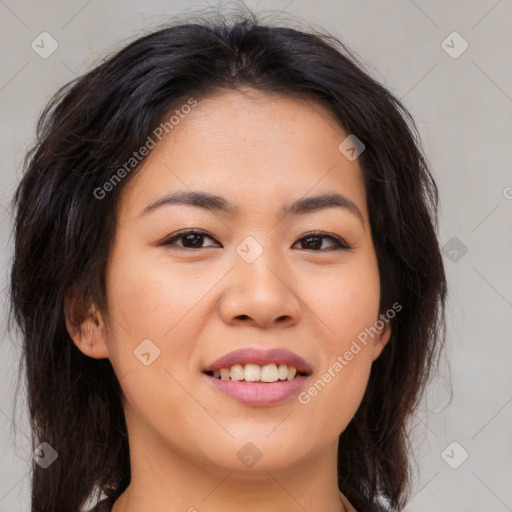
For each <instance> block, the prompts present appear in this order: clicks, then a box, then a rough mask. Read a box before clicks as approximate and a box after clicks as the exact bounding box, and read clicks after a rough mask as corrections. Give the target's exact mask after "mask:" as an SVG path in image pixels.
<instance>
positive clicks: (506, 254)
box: [0, 0, 512, 512]
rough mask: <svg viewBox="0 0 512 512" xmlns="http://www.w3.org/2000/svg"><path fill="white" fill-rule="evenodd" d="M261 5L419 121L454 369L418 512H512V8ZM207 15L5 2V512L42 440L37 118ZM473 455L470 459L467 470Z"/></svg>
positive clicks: (443, 386)
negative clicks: (334, 44)
mask: <svg viewBox="0 0 512 512" xmlns="http://www.w3.org/2000/svg"><path fill="white" fill-rule="evenodd" d="M246 5H247V6H249V7H250V8H251V9H253V10H255V11H256V12H258V11H259V10H260V9H265V10H266V11H267V12H268V10H269V9H272V11H273V12H274V13H275V14H276V15H277V14H278V13H279V11H283V12H282V13H281V14H280V15H279V18H280V19H281V20H286V18H290V19H293V18H294V17H299V18H302V19H305V20H307V22H309V23H311V24H312V25H313V26H318V27H324V28H325V29H327V30H328V31H330V32H331V33H333V34H334V35H337V36H338V37H340V38H341V39H342V40H343V41H344V42H346V43H347V44H348V45H349V46H350V47H351V48H353V49H354V50H355V51H356V52H357V53H358V54H359V55H360V57H361V58H362V59H363V60H364V61H365V62H366V63H367V66H368V69H369V70H370V72H371V73H373V74H374V76H375V77H376V78H377V79H379V80H380V81H382V82H383V83H384V84H385V85H386V86H387V87H389V88H390V89H391V90H392V91H393V92H394V93H395V94H396V95H397V96H398V97H399V98H401V99H402V100H403V101H404V103H405V105H406V106H407V107H408V108H409V109H410V111H411V112H412V114H413V116H414V117H415V119H416V121H417V123H418V127H419V129H420V132H421V134H422V138H423V142H424V146H425V149H426V152H427V154H428V157H429V159H430V162H431V164H432V168H433V170H434V174H435V176H436V179H437V183H438V185H439V189H440V194H441V207H442V210H441V225H440V239H441V242H442V244H443V245H444V246H446V244H448V245H447V246H446V252H445V262H446V270H447V273H448V278H449V286H450V294H451V295H450V302H449V316H448V350H447V360H448V362H449V363H448V364H449V369H450V372H449V371H448V366H447V365H443V367H442V369H441V372H440V376H439V378H438V379H437V380H436V381H435V382H434V383H433V384H432V385H431V387H430V388H429V394H428V397H427V399H426V400H425V401H424V403H423V405H422V407H421V410H420V411H419V412H418V413H417V415H416V417H415V418H414V421H413V422H412V426H413V427H414V429H413V436H412V440H413V446H414V447H415V458H416V461H417V464H418V470H417V471H416V474H415V480H414V498H413V499H412V501H411V502H410V503H409V505H408V506H407V509H406V510H407V512H418V511H422V512H427V511H428V512H435V511H450V512H458V511H460V512H462V511H464V512H470V511H479V512H480V511H482V510H485V511H486V512H502V511H507V510H512V485H511V482H512V462H511V461H512V437H511V436H510V432H511V425H512V403H511V402H512V372H511V368H512V357H511V356H512V344H511V331H512V273H511V272H510V263H511V261H512V223H511V222H510V221H511V219H512V216H511V214H512V188H510V187H512V173H511V172H510V162H511V152H512V150H511V148H512V143H511V142H510V137H511V135H512V116H511V113H512V76H511V61H510V49H511V48H512V31H510V26H511V23H512V2H511V1H510V0H500V1H497V0H482V1H453V0H452V1H442V0H435V1H422V0H414V1H412V0H386V1H381V2H379V1H377V0H373V1H356V0H352V1H351V0H343V1H334V0H316V1H314V2H308V1H306V0H291V1H290V0H279V1H275V2H270V0H266V1H248V2H246ZM201 6H207V4H206V3H205V2H184V1H173V2H169V1H163V0H161V1H158V0H146V1H144V2H136V1H121V0H110V1H107V2H101V1H100V0H89V1H86V0H72V1H68V2H58V1H56V0H51V1H46V2H44V3H43V2H36V1H18V2H16V1H14V0H0V34H1V38H2V46H1V49H0V52H1V59H2V63H1V69H2V72H1V77H0V108H1V114H2V124H1V128H0V130H1V131H0V155H1V160H0V161H1V164H2V165H1V170H0V217H1V224H0V247H1V250H0V259H1V268H2V273H1V280H2V300H3V302H2V303H3V308H2V341H3V342H2V343H1V344H0V350H1V357H0V366H1V377H0V378H1V382H0V386H1V392H0V451H1V458H0V460H1V462H0V512H3V511H27V510H29V484H30V480H29V474H28V460H29V458H30V447H29V446H30V445H29V444H28V436H29V433H30V432H29V427H28V423H27V418H26V415H25V414H24V411H23V408H24V403H25V402H24V398H23V395H22V394H21V397H20V401H19V409H18V410H17V414H16V417H14V415H13V395H14V390H15V385H16V380H15V377H16V371H17V367H18V359H19V352H20V349H19V342H18V341H17V340H15V339H14V340H13V339H11V338H10V337H9V336H8V334H7V332H6V307H7V306H6V304H7V303H6V300H7V293H6V292H7V288H6V287H7V282H8V281H7V279H8V272H9V268H8V267H9V261H10V258H11V256H12V240H11V238H10V230H11V222H12V219H11V216H10V214H9V206H8V204H9V201H10V197H11V195H12V192H13V190H14V187H15V185H16V183H17V181H18V179H19V177H20V173H21V164H22V159H23V156H24V154H25V152H26V150H27V148H28V146H29V144H30V143H31V141H32V140H33V138H34V134H35V124H36V121H37V118H38V116H39V114H40V112H41V109H42V108H43V106H44V105H45V104H46V102H47V101H48V99H49V98H50V96H51V95H52V94H53V93H54V92H55V91H56V90H57V88H58V87H60V86H61V85H63V84H64V83H66V82H67V81H69V80H71V79H72V78H74V77H75V75H76V74H80V73H83V72H85V71H86V70H88V69H89V68H90V67H91V66H92V65H94V64H95V63H97V62H98V61H99V59H101V58H102V57H103V56H105V55H107V54H108V53H110V52H111V51H113V50H115V49H119V48H120V47H121V46H123V45H124V43H126V42H127V41H129V40H131V39H133V38H135V37H136V36H137V35H139V34H141V33H142V31H144V30H147V29H148V28H151V27H154V26H155V25H158V24H160V23H163V22H164V21H165V20H166V19H167V17H168V16H169V15H175V14H181V15H183V16H184V17H185V18H186V15H187V13H188V11H189V10H190V9H193V8H199V7H201ZM184 9H185V10H186V11H184ZM43 31H46V32H48V33H50V34H51V36H52V37H53V38H54V39H55V40H56V41H57V43H58V48H57V50H56V51H55V52H54V53H53V54H52V55H50V56H49V57H48V58H46V59H43V58H41V57H40V56H39V55H38V54H37V53H36V52H35V51H34V50H33V49H32V48H31V43H32V41H34V40H36V42H37V41H40V38H38V36H39V34H41V32H43ZM454 31H456V32H458V33H459V34H460V36H461V37H462V38H463V39H464V40H465V41H467V43H468V44H469V47H468V48H467V50H466V51H464V52H463V53H462V54H461V55H458V53H459V52H460V51H461V50H462V49H463V47H464V46H463V45H464V41H463V40H462V39H460V38H458V36H456V35H455V36H453V35H452V36H450V37H448V36H449V35H450V34H452V32H454ZM447 37H448V39H446V38H447ZM445 40H446V42H445V43H444V44H442V42H443V41H445ZM45 47H46V48H48V47H49V46H48V45H45ZM447 52H451V53H452V56H457V55H458V56H457V58H453V57H452V56H450V55H449V53H447ZM507 187H509V188H507ZM464 248H466V249H467V252H466V253H464V250H465V249H464ZM450 382H451V386H452V389H453V393H450ZM21 390H22V391H23V388H21ZM14 430H16V431H17V445H16V446H14V436H13V431H14ZM507 433H508V435H507ZM453 442H456V443H457V444H455V445H451V443H453ZM450 445H451V446H450ZM465 452H467V453H468V454H469V457H468V458H467V460H465V461H464V462H462V461H463V459H464V456H465ZM450 465H451V466H453V467H456V466H458V467H457V468H456V469H454V468H453V467H451V466H450Z"/></svg>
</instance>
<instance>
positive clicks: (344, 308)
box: [299, 260, 380, 433]
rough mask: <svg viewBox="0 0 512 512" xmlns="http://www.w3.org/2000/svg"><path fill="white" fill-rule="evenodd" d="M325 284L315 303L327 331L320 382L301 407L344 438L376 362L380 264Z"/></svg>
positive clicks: (301, 398)
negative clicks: (343, 433) (375, 335)
mask: <svg viewBox="0 0 512 512" xmlns="http://www.w3.org/2000/svg"><path fill="white" fill-rule="evenodd" d="M322 283H323V284H322V286H321V287H320V288H318V289H317V291H316V292H315V294H314V296H313V297H311V295H310V298H311V299H312V303H313V304H314V306H313V308H314V311H315V313H316V314H317V315H318V316H319V318H320V319H321V322H319V325H322V326H323V327H322V329H323V333H324V337H323V338H322V339H321V342H322V354H323V356H322V360H321V364H320V365H319V369H318V372H317V375H316V380H314V381H313V382H312V383H311V386H310V387H309V388H307V389H306V390H305V392H304V393H303V394H302V396H299V402H300V403H301V404H302V405H303V406H304V407H305V408H306V410H308V415H309V414H311V415H315V416H317V417H324V418H325V420H324V423H325V424H324V425H323V428H326V429H328V430H332V431H336V432H339V433H341V431H343V430H344V429H345V428H346V426H347V425H348V423H349V421H350V420H351V419H352V417H353V415H354V414H355V412H356V411H357V408H358V407H359V404H360V403H361V400H362V398H363V395H364V392H365V389H366V385H367V383H368V378H369V375H370V370H371V365H372V362H373V345H372V341H373V338H372V337H371V336H370V335H369V334H368V332H369V329H370V328H371V327H373V326H374V325H375V322H376V321H377V319H378V308H379V300H380V283H379V275H378V269H377V265H376V261H374V260H371V261H365V262H363V263H362V264H361V265H360V266H356V265H354V266H351V267H350V268H348V267H347V268H346V269H343V270H342V271H340V270H337V271H336V273H333V276H332V278H331V279H324V280H323V281H322ZM370 332H371V331H370ZM309 411H310V412H309ZM325 411H330V414H327V415H326V414H325Z"/></svg>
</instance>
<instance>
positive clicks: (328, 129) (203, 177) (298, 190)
mask: <svg viewBox="0 0 512 512" xmlns="http://www.w3.org/2000/svg"><path fill="white" fill-rule="evenodd" d="M176 110H178V113H180V106H179V105H177V106H175V108H174V110H173V112H176ZM184 111H185V110H184ZM186 112H187V113H186V114H185V113H183V112H181V115H179V116H175V117H174V120H175V122H174V123H173V125H172V129H169V130H168V131H169V133H167V134H165V135H164V136H163V138H162V140H161V141H160V142H158V143H157V145H156V147H155V148H154V149H153V150H152V151H151V153H150V155H149V156H148V158H147V159H146V160H145V162H144V163H143V165H142V167H141V169H140V170H139V171H138V172H137V174H136V176H134V178H133V179H132V180H130V182H129V183H128V184H127V186H126V187H125V190H123V194H122V202H123V203H124V204H125V205H126V204H127V203H128V204H129V206H130V208H129V209H130V210H131V211H133V212H136V211H141V210H142V209H143V208H144V207H145V206H147V203H148V201H154V200H156V199H158V197H159V196H161V195H163V194H164V193H168V192H170V191H175V190H183V191H185V190H202V191H205V190H206V191H209V192H212V193H215V194H217V195H221V196H224V197H228V198H229V199H230V202H233V203H236V204H237V205H239V206H240V208H241V209H242V210H243V208H244V206H245V207H247V208H254V207H259V209H261V207H262V206H264V205H268V206H270V205H271V204H273V203H275V205H276V208H275V209H276V210H277V209H278V208H279V207H280V206H281V203H283V202H289V201H290V200H292V199H296V198H298V197H302V196H306V195H316V194H320V193H327V192H333V191H334V192H340V193H343V194H344V195H346V196H350V199H351V200H352V201H354V202H355V203H356V204H358V206H359V208H360V209H361V210H362V211H363V210H365V209H366V203H365V190H364V181H363V176H362V171H361V169H360V166H359V163H358V161H357V160H355V161H350V160H348V159H347V158H346V157H345V156H344V155H343V154H342V153H341V152H340V150H339V149H338V147H339V145H340V144H341V143H342V141H343V140H344V139H346V137H347V135H348V134H347V133H346V132H345V131H344V130H343V128H342V127H341V126H340V125H339V123H338V122H337V120H336V119H335V117H334V115H333V114H332V113H331V112H330V111H329V110H328V109H327V108H326V107H325V106H323V105H322V104H321V103H319V102H316V101H312V100H305V99H296V98H289V97H285V96H282V95H276V94H267V93H263V92H260V91H255V90H253V89H242V90H239V91H221V92H219V93H216V94H214V95H210V96H207V97H205V98H204V99H197V104H196V105H195V106H194V107H193V108H190V109H186ZM170 115H172V113H170ZM170 115H169V117H170ZM278 203H279V204H278Z"/></svg>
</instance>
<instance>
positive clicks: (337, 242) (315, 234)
mask: <svg viewBox="0 0 512 512" xmlns="http://www.w3.org/2000/svg"><path fill="white" fill-rule="evenodd" d="M187 235H200V236H203V237H208V238H210V239H212V240H215V239H214V238H213V237H212V236H211V235H209V234H208V233H206V232H205V231H201V230H197V229H186V230H184V231H180V232H179V233H176V234H174V235H172V236H171V237H169V238H167V239H166V240H164V241H163V242H162V243H161V244H160V245H162V246H167V247H168V246H171V245H174V242H176V241H177V240H179V239H181V238H183V237H185V236H187ZM308 238H328V239H330V240H331V241H333V243H334V247H332V248H330V249H304V250H305V251H308V250H310V251H313V252H326V251H334V250H345V251H346V250H350V249H352V246H351V245H349V244H347V243H346V242H345V241H344V240H343V239H341V238H340V237H338V236H335V235H331V234H328V233H325V232H323V231H310V232H309V233H306V234H305V235H303V236H301V237H300V238H299V239H298V240H297V242H300V241H301V240H305V239H308ZM297 242H295V243H297ZM294 245H295V244H294ZM177 247H178V248H179V250H185V251H186V250H190V251H194V250H198V249H206V247H198V248H194V247H181V246H177ZM210 247H211V246H210Z"/></svg>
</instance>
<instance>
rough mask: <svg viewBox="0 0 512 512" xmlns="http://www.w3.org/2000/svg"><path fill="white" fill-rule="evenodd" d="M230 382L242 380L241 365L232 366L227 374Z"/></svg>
mask: <svg viewBox="0 0 512 512" xmlns="http://www.w3.org/2000/svg"><path fill="white" fill-rule="evenodd" d="M228 373H229V374H230V377H231V380H244V375H245V372H244V367H243V366H242V365H241V364H235V365H233V366H232V367H231V368H230V370H229V372H228Z"/></svg>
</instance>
